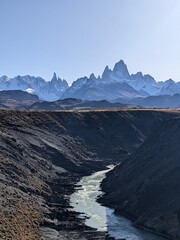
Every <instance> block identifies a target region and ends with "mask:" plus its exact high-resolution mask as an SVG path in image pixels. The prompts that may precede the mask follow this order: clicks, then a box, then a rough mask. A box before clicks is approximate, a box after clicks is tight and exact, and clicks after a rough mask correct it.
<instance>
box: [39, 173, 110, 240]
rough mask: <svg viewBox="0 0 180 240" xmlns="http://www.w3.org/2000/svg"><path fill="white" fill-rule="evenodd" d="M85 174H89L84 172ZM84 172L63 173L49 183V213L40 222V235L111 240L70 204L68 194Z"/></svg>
mask: <svg viewBox="0 0 180 240" xmlns="http://www.w3.org/2000/svg"><path fill="white" fill-rule="evenodd" d="M85 175H90V172H86V174H85ZM83 176H84V174H70V173H68V174H65V175H64V176H63V177H62V176H61V177H60V178H59V179H57V181H56V182H53V183H51V189H52V195H51V196H50V197H49V198H47V202H46V204H47V205H48V209H49V213H47V214H46V215H45V219H44V221H43V223H42V224H41V228H40V229H41V232H42V236H43V237H44V238H45V239H48V240H51V239H52V240H56V239H57V240H59V239H61V240H65V239H72V240H73V239H78V240H81V239H82V240H84V239H99V240H113V239H114V238H112V237H110V236H109V235H108V233H107V232H106V231H97V229H96V228H92V227H89V226H87V225H86V224H85V220H86V218H85V217H84V218H83V217H82V216H81V212H75V211H74V209H73V207H72V206H71V205H70V195H71V194H72V193H73V192H74V191H76V184H77V182H78V181H79V180H80V179H81V178H82V177H83Z"/></svg>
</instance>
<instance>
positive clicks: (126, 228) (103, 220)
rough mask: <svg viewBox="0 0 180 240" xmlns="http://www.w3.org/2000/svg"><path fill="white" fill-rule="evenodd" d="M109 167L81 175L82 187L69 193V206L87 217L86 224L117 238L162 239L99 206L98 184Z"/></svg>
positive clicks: (131, 239)
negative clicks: (87, 174) (84, 175)
mask: <svg viewBox="0 0 180 240" xmlns="http://www.w3.org/2000/svg"><path fill="white" fill-rule="evenodd" d="M111 168H112V167H110V168H109V169H108V170H103V171H99V172H96V173H94V174H92V175H90V176H86V177H83V178H82V179H81V180H80V181H79V182H78V183H77V185H81V186H82V187H80V188H77V189H76V191H75V192H74V193H73V194H72V195H71V198H70V201H71V206H73V207H74V210H75V211H76V212H82V213H83V214H81V215H82V217H84V216H86V217H87V218H86V225H88V226H90V227H93V228H96V229H97V230H99V231H108V233H109V235H110V236H112V237H114V238H115V239H117V240H118V239H126V240H163V239H164V238H162V237H159V236H157V235H154V234H152V233H148V232H145V231H143V230H139V229H136V228H134V227H133V226H132V224H131V221H130V220H128V219H126V218H124V217H122V216H117V215H115V214H114V212H113V209H111V208H108V207H104V206H101V205H100V204H99V203H98V202H97V201H96V199H97V197H98V196H99V195H101V194H102V191H101V189H100V184H101V182H102V180H103V179H104V178H105V174H106V173H107V172H108V171H109V170H110V169H111Z"/></svg>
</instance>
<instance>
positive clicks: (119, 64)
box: [113, 60, 129, 77]
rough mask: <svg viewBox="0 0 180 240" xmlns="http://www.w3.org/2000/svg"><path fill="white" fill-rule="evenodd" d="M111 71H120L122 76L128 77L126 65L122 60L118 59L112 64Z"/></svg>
mask: <svg viewBox="0 0 180 240" xmlns="http://www.w3.org/2000/svg"><path fill="white" fill-rule="evenodd" d="M113 72H114V73H120V74H121V76H122V77H129V71H128V68H127V65H126V64H125V63H124V61H123V60H120V61H119V62H117V63H116V64H115V65H114V68H113Z"/></svg>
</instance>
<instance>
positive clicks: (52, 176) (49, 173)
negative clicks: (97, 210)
mask: <svg viewBox="0 0 180 240" xmlns="http://www.w3.org/2000/svg"><path fill="white" fill-rule="evenodd" d="M177 114H178V113H175V112H174V113H172V112H170V111H152V110H145V111H144V110H140V111H137V110H121V111H115V110H114V111H76V112H74V111H68V112H67V111H66V112H65V111H62V112H40V111H30V112H29V111H0V119H1V120H0V139H1V140H0V153H1V155H0V203H1V206H2V207H1V209H0V219H1V222H0V239H15V240H16V239H18V240H26V239H28V240H34V239H41V236H42V234H43V235H44V238H45V239H48V238H47V232H50V233H51V234H52V235H53V236H54V234H56V233H57V234H58V235H57V236H58V237H57V238H54V239H92V237H97V239H106V238H108V237H107V236H105V233H97V232H95V230H94V229H90V228H88V227H86V226H85V225H84V223H83V220H82V219H77V216H78V214H77V213H75V212H73V211H72V209H70V206H69V202H68V201H69V197H68V196H69V194H71V193H72V192H73V189H74V184H75V183H76V182H77V181H78V179H79V178H80V177H81V176H83V175H85V174H90V173H92V172H93V171H97V170H99V169H102V168H104V167H105V165H107V164H108V163H109V162H115V161H116V162H119V161H121V160H122V159H124V158H125V157H127V155H128V154H130V153H131V152H133V151H134V150H135V149H136V148H138V147H139V146H140V145H141V144H142V143H143V142H144V140H145V139H146V138H147V136H149V135H150V134H151V133H152V131H153V130H155V129H157V127H158V126H160V125H161V124H162V122H164V121H165V120H166V119H169V118H170V117H171V116H172V115H177ZM40 227H41V231H40ZM62 230H63V231H62ZM54 231H55V233H54ZM50 233H48V234H50ZM50 239H51V238H50Z"/></svg>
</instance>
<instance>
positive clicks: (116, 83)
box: [0, 60, 180, 101]
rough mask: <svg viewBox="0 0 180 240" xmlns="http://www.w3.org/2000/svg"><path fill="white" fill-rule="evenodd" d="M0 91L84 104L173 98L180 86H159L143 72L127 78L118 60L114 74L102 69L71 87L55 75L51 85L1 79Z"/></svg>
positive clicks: (38, 79) (37, 79)
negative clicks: (99, 101)
mask: <svg viewBox="0 0 180 240" xmlns="http://www.w3.org/2000/svg"><path fill="white" fill-rule="evenodd" d="M0 90H23V91H27V92H28V93H31V94H36V95H37V96H38V97H39V98H40V99H41V100H46V101H56V100H58V99H64V98H78V99H83V100H108V101H114V100H115V99H126V100H129V99H134V98H138V97H147V96H157V95H174V94H176V93H180V82H174V81H173V80H172V79H170V80H167V81H164V82H158V81H156V80H155V79H154V78H153V77H152V76H150V75H148V74H146V75H143V74H142V72H137V73H136V74H130V73H129V71H128V68H127V66H126V64H125V63H124V62H123V60H120V61H119V62H118V63H116V64H115V66H114V68H113V70H111V69H110V68H109V67H108V66H106V67H105V69H104V71H103V73H102V76H101V77H100V76H99V77H96V76H95V75H94V74H93V73H92V74H91V75H90V77H82V78H79V79H77V80H76V81H74V82H73V83H72V85H71V87H69V86H68V83H67V82H66V81H65V80H61V79H60V78H59V77H57V76H56V74H55V73H54V75H53V78H52V80H51V81H49V82H47V81H45V80H44V79H43V78H41V77H33V76H29V75H27V76H17V77H15V78H10V79H9V78H8V77H7V76H2V77H1V78H0Z"/></svg>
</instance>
